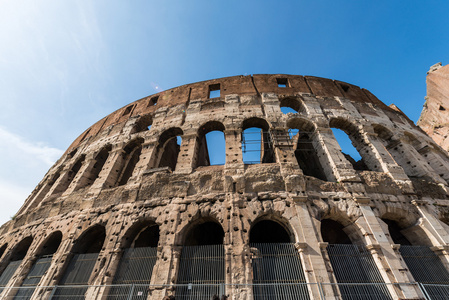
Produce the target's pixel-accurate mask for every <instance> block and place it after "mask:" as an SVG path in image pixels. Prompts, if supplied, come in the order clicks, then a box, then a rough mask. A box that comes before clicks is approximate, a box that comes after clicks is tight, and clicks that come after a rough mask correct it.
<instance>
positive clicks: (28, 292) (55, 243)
mask: <svg viewBox="0 0 449 300" xmlns="http://www.w3.org/2000/svg"><path fill="white" fill-rule="evenodd" d="M61 240H62V233H61V232H60V231H56V232H53V233H52V234H51V235H50V236H49V237H48V238H47V239H46V240H45V241H44V242H43V245H42V246H41V247H40V248H39V249H38V250H37V251H36V253H37V255H36V260H35V261H34V262H33V265H32V266H31V269H30V271H29V272H28V275H27V277H25V280H24V281H23V282H22V287H24V288H22V289H19V290H18V291H17V294H16V295H15V298H14V299H30V298H31V296H32V295H33V293H34V290H35V289H36V286H37V285H39V282H40V281H41V279H42V277H43V276H44V275H45V273H46V272H47V270H48V268H49V267H50V265H51V261H52V259H53V254H54V253H55V252H56V251H57V250H58V248H59V245H60V244H61Z"/></svg>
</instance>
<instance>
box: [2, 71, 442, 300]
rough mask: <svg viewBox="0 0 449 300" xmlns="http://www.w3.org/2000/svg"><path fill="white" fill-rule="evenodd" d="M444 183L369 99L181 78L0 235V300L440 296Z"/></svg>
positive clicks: (320, 81)
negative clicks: (340, 135) (346, 148)
mask: <svg viewBox="0 0 449 300" xmlns="http://www.w3.org/2000/svg"><path fill="white" fill-rule="evenodd" d="M285 108H287V109H285ZM285 111H290V112H288V113H284V112H285ZM333 130H341V131H343V132H344V134H345V135H347V137H349V139H350V141H351V142H352V145H353V146H354V147H355V149H356V150H357V152H358V153H359V154H360V157H361V159H359V160H358V159H356V158H354V157H352V156H351V155H348V154H347V153H343V152H342V147H341V145H340V144H339V142H337V139H336V135H334V133H333V132H334V131H333ZM210 134H214V136H215V137H217V138H218V139H222V142H220V143H219V142H210V139H209V138H208V137H209V136H210ZM208 140H209V144H208ZM217 153H218V154H219V153H223V155H222V156H223V157H222V158H221V159H222V163H221V164H220V163H217V161H219V160H217V159H216V158H215V157H216V154H217ZM448 182H449V157H448V154H447V153H446V152H445V151H444V150H442V148H441V147H440V146H439V145H438V144H437V143H436V142H435V141H433V140H432V139H431V138H430V137H429V136H428V135H427V134H426V133H425V132H424V131H423V130H421V129H420V128H419V127H417V126H416V125H414V123H413V122H412V121H410V120H409V119H408V118H407V116H405V115H404V114H403V113H402V112H401V111H400V110H399V109H398V108H397V107H395V106H394V105H390V106H387V105H385V104H384V103H382V102H381V101H380V100H378V99H377V98H376V97H375V96H374V95H373V94H372V93H371V92H369V91H368V90H366V89H362V88H359V87H357V86H355V85H352V84H349V83H345V82H341V81H337V80H331V79H325V78H319V77H312V76H298V75H279V74H277V75H252V76H234V77H227V78H220V79H214V80H209V81H203V82H198V83H192V84H187V85H184V86H180V87H176V88H173V89H170V90H166V91H163V92H161V93H158V94H155V95H151V96H149V97H146V98H143V99H140V100H138V101H135V102H133V103H131V104H129V105H126V106H125V107H123V108H121V109H119V110H117V111H115V112H113V113H112V114H110V115H108V116H106V117H105V118H103V119H101V120H100V121H98V122H97V123H95V124H94V125H92V126H91V127H90V128H88V129H87V130H86V131H85V132H83V133H82V134H81V135H80V136H79V137H78V138H77V139H76V140H75V141H74V142H73V143H72V145H71V146H70V147H69V148H68V149H67V151H66V152H65V153H64V154H63V156H62V157H61V158H60V159H59V160H58V161H57V162H56V163H55V164H54V165H53V166H52V167H51V168H50V170H49V171H48V172H47V174H46V175H45V177H44V178H43V179H42V181H41V182H40V183H39V184H38V186H37V187H36V188H35V189H34V191H33V192H32V193H31V195H30V196H29V197H28V198H27V199H26V201H25V203H24V204H23V206H22V207H21V208H20V210H19V211H18V212H17V214H16V216H15V217H14V219H13V220H11V221H9V222H7V223H6V224H4V225H3V226H2V227H1V228H0V257H1V261H0V274H1V275H0V291H1V299H53V300H56V299H57V300H59V299H61V300H62V299H114V300H115V299H116V300H121V299H123V300H125V299H134V300H136V299H137V300H138V299H158V300H162V299H182V300H187V299H204V300H207V299H236V300H237V299H239V300H243V299H248V300H250V299H255V300H261V299H328V300H337V299H344V300H346V299H428V300H430V299H449V296H448V295H449V272H448V268H449V250H448V249H449V226H448V224H449V201H448V200H449V194H448Z"/></svg>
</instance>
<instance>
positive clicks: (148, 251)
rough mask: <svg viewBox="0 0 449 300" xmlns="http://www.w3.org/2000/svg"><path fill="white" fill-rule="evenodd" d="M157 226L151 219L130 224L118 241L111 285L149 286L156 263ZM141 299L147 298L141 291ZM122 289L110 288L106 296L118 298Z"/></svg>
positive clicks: (145, 291) (145, 293)
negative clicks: (118, 248)
mask: <svg viewBox="0 0 449 300" xmlns="http://www.w3.org/2000/svg"><path fill="white" fill-rule="evenodd" d="M158 242H159V226H158V225H157V224H156V223H155V222H154V221H153V220H151V219H147V218H142V219H140V220H138V221H137V222H135V223H134V224H132V225H131V226H130V227H129V228H128V229H127V230H126V233H125V234H124V236H123V237H122V238H121V241H120V248H121V249H123V251H122V252H121V253H120V259H119V261H118V263H117V264H116V266H117V268H115V267H113V268H112V270H114V271H115V274H114V278H113V281H112V284H114V285H117V284H150V283H151V277H152V275H153V269H154V266H155V265H156V261H157V246H158ZM143 290H144V291H142V293H143V294H142V295H141V296H142V297H143V298H146V297H147V296H148V291H147V290H146V289H143ZM122 293H123V289H122V288H121V287H114V286H113V287H111V288H110V289H109V290H108V291H107V294H108V296H109V297H111V298H120V295H122Z"/></svg>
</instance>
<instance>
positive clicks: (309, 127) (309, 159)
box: [287, 118, 327, 180]
mask: <svg viewBox="0 0 449 300" xmlns="http://www.w3.org/2000/svg"><path fill="white" fill-rule="evenodd" d="M287 126H288V127H289V137H290V140H291V141H292V144H293V150H294V151H295V157H296V161H297V162H298V165H299V167H300V168H301V170H302V172H303V173H304V175H307V176H313V177H315V178H318V179H321V180H327V178H326V174H325V172H324V169H323V167H322V163H321V161H320V158H319V156H318V151H317V149H315V147H316V144H319V143H316V142H315V141H314V140H313V139H312V137H313V136H314V134H315V125H314V124H313V123H311V122H309V121H308V120H305V119H302V118H294V119H290V120H289V121H288V122H287Z"/></svg>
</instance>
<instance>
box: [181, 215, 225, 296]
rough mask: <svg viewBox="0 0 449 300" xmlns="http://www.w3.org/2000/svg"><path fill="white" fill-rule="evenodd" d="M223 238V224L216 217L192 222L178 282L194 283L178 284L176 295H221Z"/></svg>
mask: <svg viewBox="0 0 449 300" xmlns="http://www.w3.org/2000/svg"><path fill="white" fill-rule="evenodd" d="M223 238H224V231H223V228H222V227H221V225H220V224H219V223H217V222H215V221H214V220H211V219H201V220H198V221H197V222H196V223H195V224H193V225H191V227H190V228H189V230H188V231H187V232H186V235H185V238H184V246H183V248H182V251H181V257H180V260H179V272H178V279H177V283H178V284H184V285H185V284H192V283H193V285H192V286H190V287H188V286H182V287H180V288H178V289H177V290H176V295H175V296H176V299H183V300H184V299H212V297H213V296H214V295H217V296H219V297H221V296H222V295H220V293H219V292H220V290H219V287H218V284H220V283H224V281H225V255H224V247H223ZM196 284H198V285H196ZM208 284H209V285H208ZM210 284H214V285H210ZM222 292H223V294H225V291H222Z"/></svg>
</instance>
